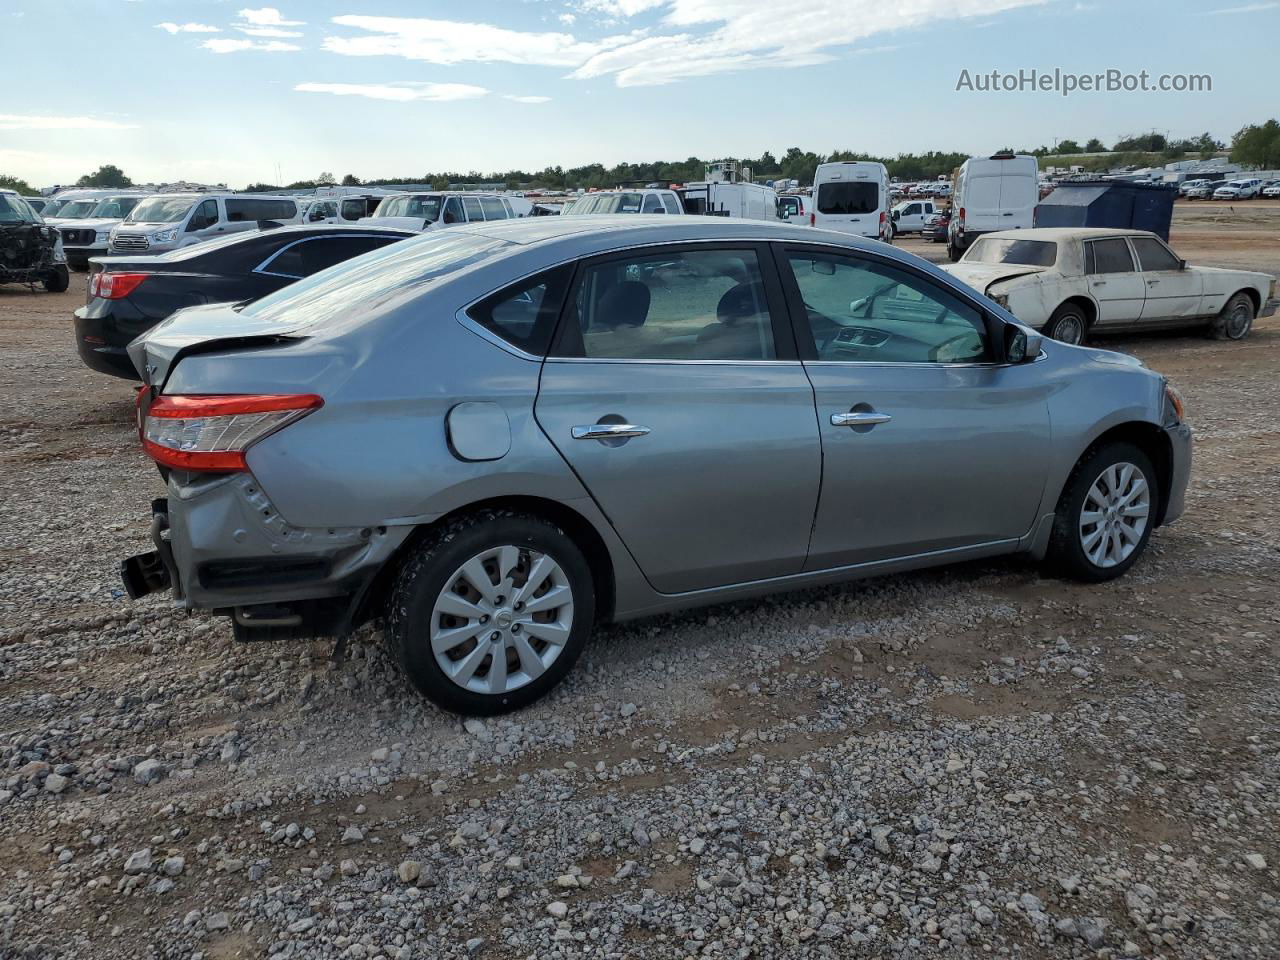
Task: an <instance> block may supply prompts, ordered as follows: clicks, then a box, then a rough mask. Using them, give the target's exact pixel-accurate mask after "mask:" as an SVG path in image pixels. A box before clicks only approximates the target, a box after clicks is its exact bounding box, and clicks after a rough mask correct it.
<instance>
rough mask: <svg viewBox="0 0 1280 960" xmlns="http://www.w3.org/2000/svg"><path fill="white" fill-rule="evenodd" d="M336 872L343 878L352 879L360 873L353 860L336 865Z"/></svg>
mask: <svg viewBox="0 0 1280 960" xmlns="http://www.w3.org/2000/svg"><path fill="white" fill-rule="evenodd" d="M338 872H339V873H341V874H342V875H343V876H344V877H354V876H355V875H356V874H357V873H359V872H360V868H359V867H357V866H356V862H355V861H354V860H343V861H342V862H341V863H340V864H338Z"/></svg>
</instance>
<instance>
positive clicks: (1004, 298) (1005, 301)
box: [991, 293, 1009, 310]
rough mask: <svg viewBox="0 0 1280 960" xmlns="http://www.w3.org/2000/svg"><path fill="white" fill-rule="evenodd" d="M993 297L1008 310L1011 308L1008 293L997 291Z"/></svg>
mask: <svg viewBox="0 0 1280 960" xmlns="http://www.w3.org/2000/svg"><path fill="white" fill-rule="evenodd" d="M991 299H992V300H994V301H995V302H996V303H998V304H1000V306H1002V307H1004V308H1005V309H1006V310H1008V309H1009V295H1008V294H1007V293H997V294H995V295H994V296H993V297H992V298H991Z"/></svg>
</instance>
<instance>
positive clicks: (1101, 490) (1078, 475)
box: [1046, 442, 1160, 583]
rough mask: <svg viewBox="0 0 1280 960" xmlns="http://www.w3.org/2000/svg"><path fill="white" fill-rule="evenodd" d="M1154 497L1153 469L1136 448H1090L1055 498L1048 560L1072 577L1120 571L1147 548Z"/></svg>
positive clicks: (1095, 578)
mask: <svg viewBox="0 0 1280 960" xmlns="http://www.w3.org/2000/svg"><path fill="white" fill-rule="evenodd" d="M1159 496H1160V492H1159V486H1158V484H1157V483H1156V473H1155V468H1154V467H1153V466H1152V465H1151V459H1150V458H1149V457H1148V456H1147V455H1146V454H1145V453H1143V452H1142V451H1141V450H1140V449H1139V448H1138V447H1136V446H1134V445H1133V444H1131V443H1123V442H1116V443H1108V444H1105V445H1102V446H1099V447H1097V448H1095V449H1094V450H1091V451H1090V452H1089V453H1087V454H1086V455H1085V456H1084V458H1083V459H1081V461H1080V462H1079V463H1078V464H1076V468H1075V469H1074V470H1073V471H1072V472H1071V476H1070V478H1068V480H1067V484H1066V487H1065V489H1064V490H1063V491H1062V496H1061V497H1060V498H1059V499H1058V509H1057V512H1056V516H1055V517H1054V522H1053V534H1052V536H1051V539H1050V541H1049V551H1048V554H1047V556H1046V561H1047V563H1048V564H1049V566H1050V567H1051V568H1052V569H1053V570H1055V571H1056V572H1057V573H1059V574H1061V575H1063V576H1066V577H1070V578H1071V579H1073V580H1083V581H1086V582H1090V583H1098V582H1101V581H1104V580H1112V579H1114V578H1115V577H1118V576H1120V575H1121V574H1123V573H1124V572H1125V571H1127V570H1128V569H1129V568H1130V567H1131V566H1133V565H1134V563H1136V562H1137V560H1138V557H1140V556H1141V555H1142V552H1143V551H1144V550H1146V548H1147V543H1148V541H1149V540H1150V539H1151V531H1152V528H1153V527H1154V525H1155V518H1156V513H1157V509H1158V507H1159Z"/></svg>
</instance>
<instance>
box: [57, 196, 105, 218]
mask: <svg viewBox="0 0 1280 960" xmlns="http://www.w3.org/2000/svg"><path fill="white" fill-rule="evenodd" d="M97 205H98V201H97V200H68V201H67V202H66V205H65V206H63V207H62V209H60V210H59V211H58V216H59V217H62V218H63V219H64V220H83V219H84V218H85V217H87V216H89V214H91V213H93V208H94V207H96V206H97Z"/></svg>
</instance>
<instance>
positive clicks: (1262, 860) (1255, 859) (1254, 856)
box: [1244, 853, 1267, 870]
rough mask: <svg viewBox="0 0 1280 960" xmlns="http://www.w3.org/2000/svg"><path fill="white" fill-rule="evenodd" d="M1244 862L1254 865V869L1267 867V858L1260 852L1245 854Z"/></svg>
mask: <svg viewBox="0 0 1280 960" xmlns="http://www.w3.org/2000/svg"><path fill="white" fill-rule="evenodd" d="M1244 862H1245V863H1247V864H1248V865H1249V866H1251V867H1253V869H1255V870H1265V869H1267V858H1266V857H1264V856H1263V855H1262V854H1260V853H1247V854H1245V857H1244Z"/></svg>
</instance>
